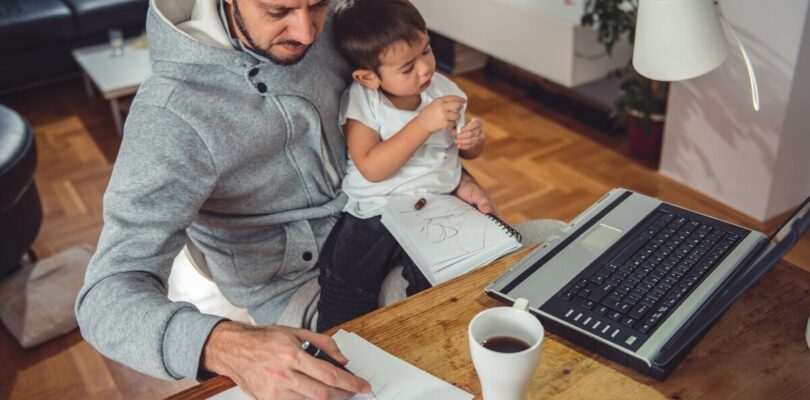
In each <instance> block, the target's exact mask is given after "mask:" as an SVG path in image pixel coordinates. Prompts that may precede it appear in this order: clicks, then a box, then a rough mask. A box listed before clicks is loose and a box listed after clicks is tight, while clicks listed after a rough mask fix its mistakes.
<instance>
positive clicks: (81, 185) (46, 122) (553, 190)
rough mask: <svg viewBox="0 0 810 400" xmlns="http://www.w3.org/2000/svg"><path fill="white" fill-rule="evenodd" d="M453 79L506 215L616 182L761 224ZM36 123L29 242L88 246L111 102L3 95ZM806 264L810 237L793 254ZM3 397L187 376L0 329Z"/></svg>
mask: <svg viewBox="0 0 810 400" xmlns="http://www.w3.org/2000/svg"><path fill="white" fill-rule="evenodd" d="M454 80H455V81H456V82H457V83H458V84H459V85H460V86H461V87H462V89H464V90H465V91H466V92H467V94H468V95H469V97H470V101H469V106H470V107H469V112H470V114H471V116H473V117H477V118H481V119H483V120H485V121H486V123H487V126H488V129H489V137H488V142H487V147H486V150H485V152H484V154H483V155H482V156H481V157H480V158H479V159H478V160H475V161H472V162H468V163H466V167H467V168H468V169H469V170H470V171H471V173H472V174H473V175H474V176H475V177H476V178H477V179H478V180H479V181H480V182H481V184H482V185H483V186H484V187H485V188H487V189H488V190H489V191H490V193H491V195H492V196H493V198H494V199H495V201H496V202H497V203H498V205H499V208H500V210H501V212H502V214H503V216H504V217H505V219H507V220H508V221H509V222H513V223H516V222H521V221H525V220H528V219H534V218H556V219H561V220H570V219H571V218H573V217H575V216H576V215H577V214H578V213H579V212H581V211H582V210H584V209H585V208H586V207H587V206H588V205H589V204H591V203H592V202H593V201H595V200H596V199H598V198H599V197H600V196H601V195H602V194H604V193H605V192H606V191H607V190H609V189H610V188H612V187H616V186H622V187H626V188H628V189H631V190H636V191H639V192H641V193H645V194H648V195H651V196H657V197H660V198H663V199H665V200H669V201H672V202H674V203H678V204H681V205H683V206H686V207H688V208H692V209H695V210H697V211H701V212H705V213H708V214H710V215H714V216H717V217H720V218H725V219H727V220H730V221H732V222H736V223H739V224H741V225H745V226H748V227H752V228H757V229H763V228H764V227H763V225H762V224H759V223H757V222H756V221H754V220H752V219H750V218H748V217H746V216H745V215H742V214H740V213H738V212H736V211H734V210H731V209H729V208H728V207H725V206H723V205H722V204H720V203H717V202H715V201H713V200H711V199H709V198H707V197H706V196H703V195H701V194H699V193H696V192H694V191H692V190H690V189H689V188H687V187H685V186H683V185H680V184H677V183H675V182H673V181H671V180H669V179H667V178H665V177H662V176H660V175H658V174H657V173H656V172H655V171H654V170H653V169H651V168H650V167H649V166H646V165H643V164H639V163H636V162H634V161H632V160H631V159H629V158H627V156H626V154H627V153H628V151H627V144H626V143H625V142H624V140H623V139H617V138H612V137H608V136H605V135H603V134H601V133H599V132H594V131H591V130H589V129H588V128H587V127H584V126H582V125H580V124H578V123H577V122H576V121H573V120H571V119H569V118H566V117H562V116H559V115H557V114H554V113H552V112H548V111H546V110H545V109H544V108H543V106H542V105H540V104H538V103H536V102H533V101H532V100H531V99H529V98H526V97H525V96H524V95H523V94H522V93H521V91H520V90H518V89H515V88H514V87H512V86H510V85H508V84H505V83H502V82H498V81H490V79H489V78H488V77H486V76H484V75H483V74H481V73H471V74H467V75H463V76H460V77H454ZM0 103H3V104H6V105H8V106H10V107H12V108H14V109H16V110H18V111H19V112H20V113H21V114H23V115H24V116H25V117H26V118H27V119H28V120H29V122H30V123H31V125H32V126H33V129H34V132H35V135H36V138H37V146H38V150H39V157H40V158H39V165H38V169H37V173H36V182H37V185H38V188H39V191H40V194H41V197H42V201H43V207H44V209H45V222H44V224H43V227H42V230H41V232H40V234H39V237H38V239H37V242H36V243H35V245H34V249H35V251H36V252H37V254H38V255H39V256H40V257H47V256H48V255H51V254H54V253H56V252H58V251H60V250H63V249H65V248H68V247H70V246H73V245H75V244H79V243H88V244H91V245H95V243H96V241H97V238H98V234H99V232H100V229H101V224H102V221H101V201H102V194H103V191H104V188H105V187H106V185H107V182H108V179H109V174H110V171H111V164H112V162H113V160H114V159H115V156H116V154H117V150H118V146H119V144H120V140H119V139H118V137H117V136H116V135H115V133H114V128H113V123H112V118H111V116H110V114H109V113H110V111H109V107H108V105H107V103H106V102H104V101H102V100H100V99H98V98H96V99H95V100H90V99H88V98H87V97H86V96H85V94H84V91H83V88H82V85H81V82H79V81H71V82H67V83H63V84H59V85H53V86H50V87H47V88H42V89H36V90H32V91H29V92H24V93H19V94H14V95H9V96H5V97H3V98H0ZM788 259H789V261H791V262H792V263H794V264H796V265H799V266H801V267H802V268H804V269H806V270H808V271H810V237H808V236H807V235H806V236H805V237H804V238H803V242H802V243H801V244H800V246H798V248H797V249H796V250H794V251H793V252H792V253H791V255H790V256H789V257H788ZM0 359H2V360H3V367H2V368H0V399H5V398H9V399H46V398H62V399H92V398H104V399H116V398H124V399H152V398H162V397H165V396H167V395H169V394H171V393H175V392H177V391H180V390H181V389H184V388H186V387H189V386H190V385H192V384H193V382H190V381H180V382H165V381H160V380H157V379H154V378H150V377H147V376H145V375H142V374H140V373H138V372H135V371H133V370H130V369H128V368H126V367H123V366H121V365H120V364H118V363H116V362H114V361H111V360H108V359H106V358H104V357H102V356H100V355H99V354H98V353H97V352H95V350H93V349H92V347H91V346H89V345H88V344H87V343H86V342H84V341H83V340H82V338H81V336H80V334H79V333H78V331H75V332H73V333H71V334H69V335H66V336H64V337H61V338H58V339H55V340H53V341H51V342H49V343H47V344H45V345H42V346H39V347H37V348H35V349H31V350H25V351H24V350H21V349H19V347H18V346H17V344H16V342H15V341H14V339H13V338H12V337H11V335H10V334H9V333H8V332H7V331H6V330H5V328H0Z"/></svg>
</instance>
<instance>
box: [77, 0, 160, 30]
mask: <svg viewBox="0 0 810 400" xmlns="http://www.w3.org/2000/svg"><path fill="white" fill-rule="evenodd" d="M65 3H67V4H68V6H70V8H71V9H73V12H74V13H75V14H76V21H77V23H78V25H79V32H80V34H81V35H82V36H88V35H94V34H98V33H101V32H106V31H107V30H109V29H113V28H116V29H127V28H133V27H140V28H141V29H146V9H147V8H149V0H65Z"/></svg>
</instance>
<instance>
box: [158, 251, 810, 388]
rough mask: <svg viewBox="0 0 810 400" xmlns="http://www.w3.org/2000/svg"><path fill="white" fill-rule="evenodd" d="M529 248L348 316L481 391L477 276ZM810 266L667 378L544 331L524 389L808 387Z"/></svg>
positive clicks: (788, 276) (778, 271)
mask: <svg viewBox="0 0 810 400" xmlns="http://www.w3.org/2000/svg"><path fill="white" fill-rule="evenodd" d="M525 253H526V251H523V252H521V253H518V254H515V255H513V256H510V257H507V258H504V259H501V260H500V261H498V262H496V263H494V264H492V265H490V266H488V267H486V268H483V269H480V270H478V271H475V272H473V273H471V274H468V275H466V276H463V277H461V278H459V279H456V280H453V281H450V282H447V283H445V284H442V285H440V286H437V287H435V288H433V289H430V290H427V291H425V292H423V293H420V294H418V295H416V296H413V297H411V298H409V299H407V300H406V301H403V302H400V303H398V304H394V305H392V306H390V307H386V308H384V309H381V310H378V311H376V312H374V313H371V314H368V315H366V316H364V317H361V318H358V319H356V320H353V321H350V322H348V323H346V324H344V325H342V326H340V328H343V329H346V330H349V331H353V332H355V333H357V334H358V335H360V336H362V337H364V338H366V339H367V340H369V341H370V342H372V343H374V344H376V345H377V346H379V347H381V348H382V349H384V350H386V351H388V352H389V353H391V354H394V355H396V356H398V357H400V358H402V359H404V360H405V361H408V362H410V363H412V364H414V365H416V366H417V367H419V368H422V369H424V370H425V371H428V372H430V373H431V374H433V375H436V376H437V377H439V378H441V379H444V380H446V381H448V382H451V383H452V384H454V385H456V386H458V387H460V388H462V389H464V390H466V391H468V392H471V393H474V394H476V395H477V396H478V398H480V390H481V389H480V386H479V383H478V378H477V376H476V374H475V370H474V369H473V366H472V362H471V361H470V355H469V349H468V343H467V324H468V323H469V321H470V319H471V318H472V317H473V316H474V315H475V314H476V313H478V312H479V311H481V310H483V309H486V308H489V307H495V306H499V305H502V304H501V303H499V302H498V301H496V300H494V299H492V298H490V297H488V296H487V295H485V294H484V292H483V288H484V286H485V285H486V284H487V283H489V282H490V281H491V280H493V279H494V278H495V277H497V276H498V275H499V274H500V273H501V272H502V271H504V270H505V269H506V268H508V267H509V266H510V265H511V264H512V263H514V262H516V261H517V260H519V259H520V258H521V256H522V255H523V254H525ZM809 314H810V273H808V272H806V271H804V270H801V269H799V268H797V267H795V266H793V265H792V264H790V263H788V262H786V261H781V262H779V264H777V265H776V266H774V268H773V269H772V270H771V271H769V272H768V273H767V274H765V276H764V277H763V278H762V279H761V280H760V281H759V282H757V283H756V284H755V285H754V286H753V287H752V288H751V289H749V290H748V292H747V293H746V294H745V295H743V296H742V297H741V298H740V299H738V300H737V302H736V303H735V304H734V305H733V306H732V307H731V309H730V310H729V311H728V312H727V313H726V314H725V315H724V316H723V317H722V319H721V320H720V321H719V322H718V323H717V324H716V325H715V326H714V327H713V328H712V329H711V331H710V332H709V333H708V334H707V335H706V336H705V337H704V338H703V339H702V340H701V341H700V343H699V344H698V345H697V346H696V347H695V348H694V349H692V351H691V353H690V354H689V356H687V358H686V359H684V361H683V362H682V363H681V364H680V366H679V367H678V368H677V369H676V370H675V372H673V373H672V375H671V376H670V377H669V379H667V380H666V381H665V382H659V381H656V380H654V379H652V378H649V377H646V376H644V375H641V374H639V373H637V372H636V371H634V370H631V369H629V368H626V367H624V366H621V365H619V364H616V363H614V362H612V361H610V360H607V359H605V358H604V357H601V356H599V355H597V354H595V353H592V352H590V351H587V350H584V349H582V348H581V347H578V346H576V345H574V344H572V343H570V342H568V341H566V340H565V339H563V338H561V337H559V336H557V335H555V334H553V333H550V332H547V336H546V338H545V341H544V343H543V354H542V358H541V361H540V367H539V368H538V369H537V371H536V373H535V374H534V378H533V380H532V383H531V387H530V389H529V392H530V395H529V399H549V398H566V399H569V398H570V399H591V398H598V399H616V398H622V399H665V398H666V399H694V398H707V399H720V398H723V399H780V400H781V399H790V398H807V396H808V395H810V351H809V350H808V348H807V344H806V343H805V338H804V332H805V324H806V321H807V317H808V315H809ZM232 386H233V382H232V381H231V380H230V379H228V378H226V377H216V378H213V379H211V380H208V381H206V382H205V383H202V384H200V385H198V386H195V387H193V388H190V389H188V390H186V391H184V392H181V393H179V394H177V395H175V396H172V397H171V399H174V400H177V399H205V398H208V397H210V396H213V395H214V394H216V393H219V392H221V391H223V390H225V389H227V388H230V387H232Z"/></svg>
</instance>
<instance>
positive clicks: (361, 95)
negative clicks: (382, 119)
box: [338, 82, 380, 132]
mask: <svg viewBox="0 0 810 400" xmlns="http://www.w3.org/2000/svg"><path fill="white" fill-rule="evenodd" d="M377 94H378V93H377V91H376V90H371V89H368V88H366V87H364V86H363V85H361V84H359V83H357V82H352V84H351V86H349V88H348V89H346V91H344V92H343V97H342V98H341V99H340V114H339V117H338V123H339V124H340V127H341V129H343V126H344V125H346V120H348V119H353V120H355V121H357V122H360V123H361V124H363V125H365V126H367V127H369V128H371V129H373V130H374V131H376V132H379V131H380V124H379V123H378V122H377V118H376V114H377V113H376V107H375V106H374V95H377Z"/></svg>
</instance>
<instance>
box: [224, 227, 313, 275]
mask: <svg viewBox="0 0 810 400" xmlns="http://www.w3.org/2000/svg"><path fill="white" fill-rule="evenodd" d="M257 236H260V237H261V239H262V240H257V239H259V237H254V238H253V240H251V243H249V244H248V243H243V244H242V245H239V246H237V247H236V248H234V249H233V250H232V252H233V264H234V270H235V272H236V275H237V276H238V277H239V281H240V282H241V283H242V284H243V285H246V286H250V287H253V286H260V285H265V284H268V283H270V281H271V280H273V279H275V278H284V279H294V278H295V277H297V276H300V275H301V274H302V273H305V272H308V271H310V270H312V268H314V266H315V262H316V261H317V259H318V253H317V252H318V248H317V244H316V243H315V239H314V237H313V234H312V229H311V228H310V226H309V222H307V221H296V222H291V223H288V224H285V225H276V226H273V227H272V228H270V229H266V230H264V232H262V233H261V234H259V235H257Z"/></svg>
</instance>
